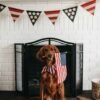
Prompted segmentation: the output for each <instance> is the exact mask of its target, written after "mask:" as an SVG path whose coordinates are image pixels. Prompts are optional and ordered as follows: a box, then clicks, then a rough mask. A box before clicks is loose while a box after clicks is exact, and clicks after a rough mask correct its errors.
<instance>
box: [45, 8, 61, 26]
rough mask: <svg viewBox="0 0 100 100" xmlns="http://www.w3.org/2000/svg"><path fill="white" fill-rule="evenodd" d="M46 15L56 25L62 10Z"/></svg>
mask: <svg viewBox="0 0 100 100" xmlns="http://www.w3.org/2000/svg"><path fill="white" fill-rule="evenodd" d="M44 13H45V14H46V15H47V16H48V18H49V19H50V21H51V22H52V24H55V22H56V20H57V18H58V15H59V13H60V10H53V11H45V12H44Z"/></svg>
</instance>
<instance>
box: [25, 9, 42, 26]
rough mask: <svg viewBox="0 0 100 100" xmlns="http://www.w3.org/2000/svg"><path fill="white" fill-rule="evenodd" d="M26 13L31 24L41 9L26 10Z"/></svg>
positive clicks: (34, 21)
mask: <svg viewBox="0 0 100 100" xmlns="http://www.w3.org/2000/svg"><path fill="white" fill-rule="evenodd" d="M27 14H28V16H29V18H30V20H31V22H32V24H33V25H34V24H35V23H36V21H37V19H38V18H39V16H40V14H41V11H27Z"/></svg>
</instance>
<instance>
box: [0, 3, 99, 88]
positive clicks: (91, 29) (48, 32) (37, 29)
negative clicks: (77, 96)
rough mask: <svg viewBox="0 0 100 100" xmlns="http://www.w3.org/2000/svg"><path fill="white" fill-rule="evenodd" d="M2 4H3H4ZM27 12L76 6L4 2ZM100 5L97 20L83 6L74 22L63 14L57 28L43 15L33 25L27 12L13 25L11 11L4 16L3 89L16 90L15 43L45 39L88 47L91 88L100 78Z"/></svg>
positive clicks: (0, 19)
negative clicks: (49, 38) (93, 82)
mask: <svg viewBox="0 0 100 100" xmlns="http://www.w3.org/2000/svg"><path fill="white" fill-rule="evenodd" d="M1 3H2V2H1ZM3 4H6V5H7V6H11V7H18V8H22V9H25V10H42V11H44V10H51V9H64V8H67V7H71V5H76V4H74V3H67V2H63V1H62V2H61V1H60V2H46V1H45V2H39V1H38V2H27V3H25V2H20V3H19V2H15V3H14V2H4V3H3ZM99 9H100V3H97V5H96V12H95V16H94V17H93V16H92V15H90V14H89V13H88V12H86V11H85V10H84V9H82V8H81V7H80V6H79V8H78V12H77V15H76V18H75V21H74V23H72V22H71V21H70V20H69V19H68V18H67V16H66V15H65V14H64V13H63V12H61V14H60V16H59V18H58V20H57V22H56V24H55V26H53V25H52V24H51V22H50V21H49V20H48V18H47V17H46V16H45V15H44V13H42V15H41V17H40V18H39V20H38V22H37V23H36V24H35V26H32V24H31V22H30V20H29V18H28V16H27V14H26V12H24V13H23V14H22V15H21V17H20V18H19V19H18V20H17V21H16V22H15V23H13V21H12V18H11V16H10V13H9V11H8V9H7V8H6V9H5V10H4V11H3V12H1V13H0V90H15V66H14V43H26V42H31V41H34V40H37V39H39V38H44V37H56V38H60V39H63V40H65V41H69V42H77V43H80V42H81V43H83V44H84V65H83V71H84V72H83V74H84V75H83V76H84V77H83V89H84V90H87V89H91V80H92V79H93V78H95V77H100V67H99V66H100V12H99Z"/></svg>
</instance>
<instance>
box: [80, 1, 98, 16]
mask: <svg viewBox="0 0 100 100" xmlns="http://www.w3.org/2000/svg"><path fill="white" fill-rule="evenodd" d="M95 5H96V0H91V1H89V2H86V3H84V4H82V5H81V6H82V7H83V8H85V9H86V10H87V11H88V12H90V13H91V14H92V15H94V11H95Z"/></svg>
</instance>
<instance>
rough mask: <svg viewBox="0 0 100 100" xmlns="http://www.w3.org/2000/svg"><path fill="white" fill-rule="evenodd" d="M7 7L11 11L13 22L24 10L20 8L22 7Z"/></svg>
mask: <svg viewBox="0 0 100 100" xmlns="http://www.w3.org/2000/svg"><path fill="white" fill-rule="evenodd" d="M8 8H9V11H10V13H11V16H12V18H13V21H14V22H15V21H16V20H17V19H18V18H19V17H20V15H21V14H22V13H23V12H24V10H22V9H18V8H13V7H8Z"/></svg>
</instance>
